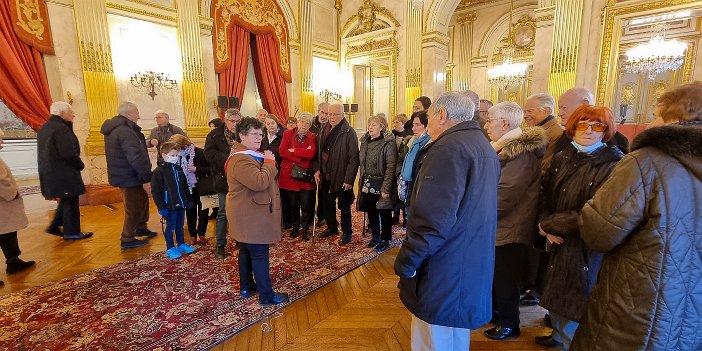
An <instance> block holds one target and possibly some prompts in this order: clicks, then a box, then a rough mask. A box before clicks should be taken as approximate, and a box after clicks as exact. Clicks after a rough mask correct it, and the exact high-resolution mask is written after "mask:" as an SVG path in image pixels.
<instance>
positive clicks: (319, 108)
mask: <svg viewBox="0 0 702 351" xmlns="http://www.w3.org/2000/svg"><path fill="white" fill-rule="evenodd" d="M324 106H329V103H328V102H320V103H319V105H317V111H319V110H321V109H322V107H324Z"/></svg>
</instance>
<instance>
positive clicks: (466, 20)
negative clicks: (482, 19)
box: [446, 12, 477, 91]
mask: <svg viewBox="0 0 702 351" xmlns="http://www.w3.org/2000/svg"><path fill="white" fill-rule="evenodd" d="M476 18H477V16H476V15H475V12H471V13H469V14H466V15H465V16H463V17H461V18H459V19H458V22H457V24H458V26H459V33H460V36H459V38H458V42H460V43H461V45H460V46H459V51H458V69H457V71H458V72H456V73H458V74H457V76H458V77H457V78H458V90H459V91H463V90H468V89H470V73H471V68H472V65H471V62H472V61H473V23H475V19H476ZM447 73H448V71H447ZM446 81H447V82H450V81H451V80H450V79H449V78H448V77H447V78H446ZM449 90H450V89H449Z"/></svg>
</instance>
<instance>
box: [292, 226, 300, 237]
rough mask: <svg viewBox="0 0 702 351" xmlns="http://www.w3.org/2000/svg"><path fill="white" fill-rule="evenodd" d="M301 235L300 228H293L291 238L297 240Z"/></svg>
mask: <svg viewBox="0 0 702 351" xmlns="http://www.w3.org/2000/svg"><path fill="white" fill-rule="evenodd" d="M299 234H300V228H299V227H293V228H292V230H290V237H291V238H293V239H295V238H297V236H298V235H299Z"/></svg>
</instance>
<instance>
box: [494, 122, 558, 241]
mask: <svg viewBox="0 0 702 351" xmlns="http://www.w3.org/2000/svg"><path fill="white" fill-rule="evenodd" d="M547 143H548V138H547V136H546V132H545V131H544V130H543V129H542V128H538V127H531V128H524V130H523V132H522V134H521V135H520V136H519V137H517V138H515V139H512V140H509V141H507V142H506V143H505V145H504V147H502V149H501V150H500V151H499V152H498V157H499V158H500V166H501V170H502V171H501V173H500V183H499V184H498V186H497V235H496V240H495V245H496V246H502V245H506V244H512V243H521V244H525V245H529V246H531V245H532V244H533V240H534V233H536V231H537V227H536V220H537V216H538V214H539V188H540V187H541V159H542V157H543V156H544V152H545V151H546V145H547Z"/></svg>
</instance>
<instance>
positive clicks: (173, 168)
mask: <svg viewBox="0 0 702 351" xmlns="http://www.w3.org/2000/svg"><path fill="white" fill-rule="evenodd" d="M159 151H160V152H161V156H162V159H161V160H158V166H157V167H156V169H155V170H154V172H153V175H152V176H151V195H152V196H153V199H154V203H155V204H156V207H158V213H159V214H160V215H161V216H163V217H165V218H166V229H165V231H164V233H163V234H164V236H165V237H166V256H168V257H169V258H171V259H176V258H180V257H181V256H182V255H183V254H189V253H192V252H195V251H196V250H197V249H195V248H194V247H192V246H190V245H188V244H186V243H185V238H184V233H183V223H184V222H185V210H186V209H188V208H189V207H191V206H192V199H191V198H190V191H188V184H187V181H186V179H185V174H184V173H183V170H182V169H181V167H180V166H179V165H178V151H180V147H179V146H178V144H176V143H172V142H165V143H163V145H161V149H160V150H159ZM173 232H175V236H176V243H177V244H178V246H175V245H174V244H173Z"/></svg>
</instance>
